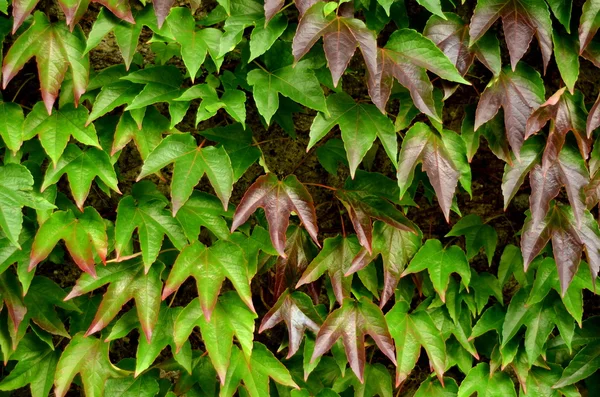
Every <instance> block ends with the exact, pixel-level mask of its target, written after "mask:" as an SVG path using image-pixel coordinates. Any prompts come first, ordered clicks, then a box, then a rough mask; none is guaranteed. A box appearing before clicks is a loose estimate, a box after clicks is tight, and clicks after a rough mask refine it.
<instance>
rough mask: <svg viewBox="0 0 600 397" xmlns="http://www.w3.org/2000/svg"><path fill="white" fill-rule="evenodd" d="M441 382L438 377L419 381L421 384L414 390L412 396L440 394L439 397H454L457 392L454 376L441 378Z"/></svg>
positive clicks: (424, 396) (426, 396) (423, 396)
mask: <svg viewBox="0 0 600 397" xmlns="http://www.w3.org/2000/svg"><path fill="white" fill-rule="evenodd" d="M443 379H444V382H443V384H442V383H441V382H440V380H439V379H433V378H428V379H426V380H424V381H423V382H421V385H420V386H419V388H418V389H417V391H416V392H415V396H414V397H429V396H441V397H455V396H456V393H457V392H458V385H457V384H456V381H455V380H454V378H449V377H446V378H443Z"/></svg>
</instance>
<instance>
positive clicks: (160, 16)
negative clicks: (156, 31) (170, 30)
mask: <svg viewBox="0 0 600 397" xmlns="http://www.w3.org/2000/svg"><path fill="white" fill-rule="evenodd" d="M173 3H175V0H153V1H152V6H153V7H154V14H155V15H156V21H157V22H158V27H159V28H161V27H162V25H163V23H164V22H165V19H166V18H167V16H168V15H169V11H171V7H172V6H173Z"/></svg>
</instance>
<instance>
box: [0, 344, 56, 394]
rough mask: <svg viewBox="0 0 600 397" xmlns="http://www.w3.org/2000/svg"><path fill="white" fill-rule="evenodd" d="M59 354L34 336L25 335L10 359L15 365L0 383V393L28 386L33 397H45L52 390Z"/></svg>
mask: <svg viewBox="0 0 600 397" xmlns="http://www.w3.org/2000/svg"><path fill="white" fill-rule="evenodd" d="M58 357H59V352H58V350H52V349H50V347H49V346H48V345H46V344H45V343H44V342H42V341H41V340H39V339H38V338H36V337H35V336H34V334H33V333H29V334H27V335H25V337H24V338H23V339H22V340H21V342H20V343H19V347H18V348H17V351H16V352H15V354H13V355H12V356H11V359H13V360H16V361H17V365H15V367H14V368H13V369H12V371H10V373H9V374H8V375H7V376H6V377H5V378H4V379H2V381H0V391H9V390H15V389H19V388H22V387H25V386H26V385H28V384H29V385H30V390H31V395H32V396H33V397H46V396H48V394H49V393H50V390H51V389H52V383H53V382H54V372H55V370H56V364H57V363H58Z"/></svg>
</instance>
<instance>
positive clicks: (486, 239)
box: [445, 214, 498, 265]
mask: <svg viewBox="0 0 600 397" xmlns="http://www.w3.org/2000/svg"><path fill="white" fill-rule="evenodd" d="M457 236H465V240H466V242H467V244H466V246H467V259H469V260H471V259H473V258H474V257H475V255H477V254H478V253H479V250H481V249H482V248H483V249H484V251H485V253H486V255H487V259H488V264H489V265H491V264H492V259H493V257H494V252H495V251H496V245H497V244H498V234H497V233H496V230H494V228H493V227H491V226H490V225H488V224H484V223H482V222H481V218H480V217H479V215H475V214H471V215H467V216H465V217H463V218H461V219H460V220H459V221H458V222H456V224H455V225H454V226H453V227H452V229H451V230H450V231H449V232H448V234H446V236H445V237H457Z"/></svg>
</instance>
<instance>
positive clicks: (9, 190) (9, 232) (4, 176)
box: [0, 164, 55, 249]
mask: <svg viewBox="0 0 600 397" xmlns="http://www.w3.org/2000/svg"><path fill="white" fill-rule="evenodd" d="M33 183H34V181H33V176H32V175H31V173H30V172H29V170H28V169H27V168H25V167H24V166H22V165H19V164H6V165H5V166H3V167H0V228H2V231H3V232H4V234H5V235H6V237H7V238H8V239H9V240H10V242H11V243H12V245H13V246H15V247H17V248H19V249H20V248H21V245H20V244H19V236H20V235H21V230H23V211H22V210H21V209H22V208H23V207H25V206H27V207H30V208H34V209H38V210H51V209H53V208H55V207H54V205H52V204H51V203H50V202H48V201H46V200H45V199H43V198H41V197H39V196H36V195H35V193H34V191H33Z"/></svg>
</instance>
